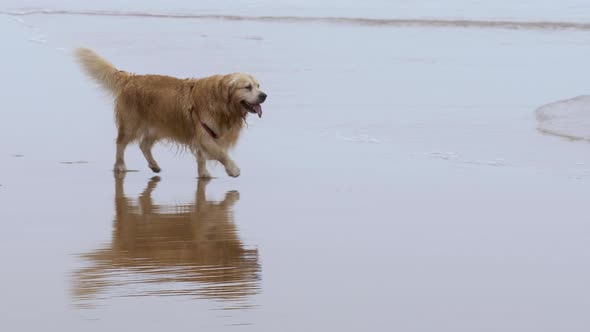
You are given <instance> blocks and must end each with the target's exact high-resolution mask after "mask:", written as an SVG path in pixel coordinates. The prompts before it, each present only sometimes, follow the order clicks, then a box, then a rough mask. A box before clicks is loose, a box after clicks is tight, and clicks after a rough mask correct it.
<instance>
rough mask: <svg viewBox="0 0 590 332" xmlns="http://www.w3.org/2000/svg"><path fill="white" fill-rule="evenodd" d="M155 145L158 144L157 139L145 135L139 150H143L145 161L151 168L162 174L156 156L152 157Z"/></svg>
mask: <svg viewBox="0 0 590 332" xmlns="http://www.w3.org/2000/svg"><path fill="white" fill-rule="evenodd" d="M154 143H156V138H155V137H153V136H150V135H145V136H144V137H143V138H142V139H141V142H140V143H139V148H140V149H141V152H143V156H144V157H145V160H147V162H148V166H149V168H150V169H151V170H152V171H153V172H154V173H160V171H161V170H162V169H161V168H160V166H158V163H157V162H156V160H155V159H154V156H152V147H153V146H154Z"/></svg>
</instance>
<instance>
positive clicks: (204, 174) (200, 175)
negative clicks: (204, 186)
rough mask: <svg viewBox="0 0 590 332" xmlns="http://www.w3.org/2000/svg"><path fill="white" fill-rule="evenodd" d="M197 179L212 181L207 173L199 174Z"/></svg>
mask: <svg viewBox="0 0 590 332" xmlns="http://www.w3.org/2000/svg"><path fill="white" fill-rule="evenodd" d="M199 179H213V177H212V176H211V174H209V172H208V171H204V172H199Z"/></svg>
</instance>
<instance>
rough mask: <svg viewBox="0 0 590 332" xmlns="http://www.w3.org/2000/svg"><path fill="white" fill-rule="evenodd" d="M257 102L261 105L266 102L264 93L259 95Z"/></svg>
mask: <svg viewBox="0 0 590 332" xmlns="http://www.w3.org/2000/svg"><path fill="white" fill-rule="evenodd" d="M258 100H260V102H261V103H263V102H264V101H265V100H266V93H264V92H261V93H260V94H259V95H258Z"/></svg>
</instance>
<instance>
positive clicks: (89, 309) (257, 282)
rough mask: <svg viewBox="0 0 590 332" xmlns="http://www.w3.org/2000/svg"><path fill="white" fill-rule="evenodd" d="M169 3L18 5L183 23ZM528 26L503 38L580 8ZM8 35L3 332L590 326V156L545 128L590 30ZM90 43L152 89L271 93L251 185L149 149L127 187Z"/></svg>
mask: <svg viewBox="0 0 590 332" xmlns="http://www.w3.org/2000/svg"><path fill="white" fill-rule="evenodd" d="M150 3H151V2H147V5H146V8H142V9H139V8H124V7H116V6H115V7H113V6H111V3H110V2H105V3H104V4H103V5H104V7H102V8H91V9H89V8H74V7H76V6H77V7H79V6H80V5H76V6H74V5H73V4H71V6H66V4H64V3H57V2H56V3H49V4H44V5H43V6H39V5H38V4H32V5H29V4H28V3H23V4H22V7H21V6H18V4H17V5H13V4H10V3H9V5H10V6H9V5H6V7H5V8H1V9H2V10H4V11H6V10H10V11H17V12H18V11H22V10H25V9H27V8H29V7H36V8H47V9H52V10H59V9H68V10H70V9H71V10H80V9H82V10H95V9H97V10H118V11H125V10H130V9H131V10H137V11H143V12H161V10H160V11H158V9H162V8H149V4H150ZM174 3H175V4H176V2H174ZM179 3H180V2H179ZM469 3H470V4H471V2H469ZM474 3H475V2H473V4H471V6H472V7H469V8H479V7H477V6H476V5H474ZM398 4H399V3H398ZM543 4H545V5H540V6H538V8H537V9H539V8H540V9H543V8H544V9H543V13H545V12H547V13H550V12H551V10H550V9H551V7H550V6H549V5H548V2H547V3H545V2H543ZM575 5H576V3H573V2H572V6H574V7H575ZM577 5H579V6H582V5H583V4H580V3H577ZM109 6H110V7H109ZM154 6H156V5H154ZM190 6H191V5H190V4H186V7H187V8H189V7H190ZM211 6H212V7H211V8H212V9H211V10H210V11H209V13H213V14H222V15H226V14H227V15H234V14H235V15H239V16H246V15H252V14H253V13H254V12H257V11H256V8H259V7H257V6H258V5H252V6H250V7H249V6H245V7H244V9H243V10H233V9H232V8H229V7H228V8H225V7H223V8H221V7H215V6H214V5H211ZM293 6H295V5H293ZM306 6H307V7H306ZM310 6H311V5H302V6H301V7H297V8H299V10H295V9H294V10H293V11H291V10H290V8H291V7H289V6H283V7H281V8H280V10H273V9H272V7H270V8H265V10H266V11H267V12H266V13H260V15H267V14H268V13H270V14H271V15H276V16H281V15H285V14H290V13H293V14H291V15H294V16H304V17H307V16H311V15H309V14H310V12H313V10H312V9H313V8H314V7H313V6H311V7H310ZM330 6H331V5H330V4H329V3H328V2H325V3H324V9H325V10H326V12H325V13H327V14H331V13H332V12H330V11H328V9H329V8H331V7H330ZM334 6H335V5H334ZM432 6H434V5H432ZM25 7H27V8H25ZM320 7H322V6H320ZM459 7H460V6H458V7H453V8H459ZM524 7H526V6H524V5H523V6H521V7H518V8H517V7H508V9H507V12H510V11H511V10H512V11H513V12H514V13H520V14H519V15H515V17H511V16H510V15H508V16H501V17H500V19H508V20H510V19H518V20H522V19H526V20H529V21H544V20H545V21H557V20H558V19H557V18H563V17H566V18H568V19H570V18H572V17H570V16H571V15H570V14H571V13H574V12H576V11H573V10H570V9H571V8H574V7H571V6H570V7H568V6H563V8H562V7H560V8H562V9H561V11H560V10H557V9H556V10H555V19H553V17H551V15H545V16H544V15H540V14H539V15H537V14H531V15H530V16H527V15H521V14H522V13H526V10H524V9H523V8H524ZM533 7H534V6H533ZM582 7H583V6H582ZM310 8H312V9H310ZM326 8H327V9H326ZM407 8H409V9H411V10H418V9H416V8H417V7H412V6H407ZM564 8H565V9H564ZM568 8H569V9H568ZM29 9H30V8H29ZM143 9H145V10H143ZM168 9H169V10H168V11H167V12H174V13H177V12H179V11H182V6H178V7H175V6H172V5H171V8H168ZM189 9H191V8H189ZM193 9H194V8H193ZM275 9H276V8H275ZM357 9H358V8H357ZM540 9H539V10H540ZM411 10H410V11H411ZM447 10H448V11H450V12H453V10H452V8H451V7H448V8H447ZM187 11H188V12H190V13H193V14H194V13H195V10H187ZM368 11H370V10H368ZM481 12H484V11H483V10H482V11H481ZM582 12H583V10H582ZM325 13H318V15H317V16H319V15H321V16H330V17H372V18H375V17H383V16H386V17H389V18H401V19H406V18H408V17H410V16H411V15H409V16H408V15H401V14H400V15H399V16H396V15H394V14H395V12H390V13H389V14H390V15H389V14H388V12H387V11H385V10H383V11H379V12H376V11H375V10H373V11H371V13H373V14H374V15H367V16H363V15H362V11H361V10H360V9H359V11H358V15H352V14H357V12H355V11H353V10H348V11H347V12H342V13H334V15H325ZM423 13H428V11H425V12H423ZM457 13H460V11H457ZM473 13H475V14H473V15H465V17H467V18H469V19H474V20H480V19H486V20H487V19H494V17H491V18H490V17H483V18H482V17H479V16H478V15H476V14H477V11H476V12H473ZM535 13H537V12H535ZM197 14H198V13H197ZM385 14H388V15H385ZM419 16H420V17H422V18H423V17H430V15H426V14H425V15H419ZM454 17H455V15H448V16H445V15H439V16H437V19H444V20H447V19H452V18H454ZM455 18H456V17H455ZM563 21H564V22H566V23H567V22H576V20H575V19H572V20H571V21H568V20H563ZM582 23H583V22H582ZM0 28H1V29H2V31H3V36H5V37H6V38H5V44H6V45H7V47H6V50H5V52H4V54H3V56H4V61H2V62H0V70H1V71H2V73H3V75H2V76H1V77H0V91H1V93H2V94H1V95H0V97H1V98H2V100H3V104H4V107H3V108H2V109H1V110H0V112H1V114H2V115H3V119H4V121H0V132H1V133H2V135H3V136H2V137H3V138H4V139H3V140H1V142H0V163H1V164H2V170H3V172H2V175H0V185H2V186H0V220H1V221H2V224H3V226H4V229H3V231H2V232H0V246H1V247H0V248H1V249H2V250H0V261H1V262H2V272H3V273H2V276H1V277H0V291H1V292H2V294H3V296H2V300H0V324H1V325H2V326H3V327H7V328H8V329H9V330H16V329H18V330H24V331H28V330H39V329H43V328H46V327H47V326H52V327H54V326H55V327H59V328H61V329H63V330H81V329H82V330H89V331H103V330H106V329H109V330H119V329H124V328H127V329H142V330H144V331H152V330H153V331H159V330H162V329H184V328H187V327H188V328H194V329H203V330H207V331H234V330H243V331H282V330H293V331H302V330H311V331H315V330H318V331H323V330H342V331H358V330H385V329H387V330H404V331H433V330H436V331H474V330H483V331H498V330H502V331H519V332H520V331H535V332H537V331H556V330H566V331H587V330H588V328H589V327H590V319H589V318H588V315H587V313H586V308H587V306H588V303H589V301H590V288H589V287H588V286H587V280H588V279H589V277H590V268H588V265H587V264H585V262H586V261H587V259H588V257H590V248H589V247H588V236H589V235H590V227H589V226H588V218H587V206H588V204H587V199H586V197H588V194H590V186H588V183H589V181H590V171H589V170H588V167H589V166H590V154H588V153H587V150H588V148H590V146H589V145H588V143H587V142H582V141H570V140H566V139H563V138H559V137H555V136H551V135H544V134H543V133H542V132H540V131H539V130H538V128H537V125H538V123H537V121H536V118H535V115H536V114H535V110H537V109H538V108H539V107H541V106H542V105H546V104H550V103H553V102H555V101H559V100H566V99H569V98H572V97H574V96H579V95H584V94H587V93H588V87H589V86H590V76H588V75H584V74H583V71H580V68H584V66H585V65H586V63H587V60H588V59H589V58H590V57H589V56H590V39H588V36H587V32H586V31H583V30H575V29H537V28H527V27H526V26H525V27H521V28H519V29H516V30H515V29H504V28H502V29H497V28H487V27H473V26H454V27H441V26H407V25H404V26H396V25H391V26H368V25H365V26H359V25H355V24H331V23H330V22H327V23H326V22H322V21H319V22H318V21H314V22H309V21H305V20H304V21H302V22H295V23H294V22H290V23H289V22H282V21H260V20H253V21H251V20H240V21H228V20H218V19H213V18H208V19H178V18H170V17H168V18H161V17H160V18H159V17H137V16H124V17H111V16H108V15H102V16H101V15H91V16H88V15H45V14H35V15H25V16H22V15H16V16H15V15H0ZM76 46H88V47H91V48H93V49H95V50H96V51H97V52H99V53H100V54H102V55H104V56H105V57H106V58H107V59H109V60H110V61H111V62H113V63H114V64H115V65H117V66H118V67H119V68H121V69H124V70H129V71H133V72H138V73H162V74H170V75H176V76H180V77H190V76H204V75H209V74H213V73H220V72H222V73H223V72H232V71H246V72H251V73H253V74H255V75H256V76H257V78H258V79H259V80H260V81H261V83H262V87H263V89H264V90H265V92H267V93H268V94H269V99H268V101H267V102H266V103H265V104H264V116H263V117H262V119H260V120H259V119H257V118H251V119H249V127H248V128H247V130H246V131H245V133H244V135H243V139H242V140H241V141H240V144H239V146H238V147H237V149H236V150H235V151H234V152H233V153H232V155H233V156H234V157H235V160H236V162H237V163H238V164H239V166H240V167H241V169H242V175H241V176H240V177H239V178H237V179H232V178H228V177H227V176H226V175H225V174H224V172H223V170H222V169H221V167H219V166H218V165H211V169H212V173H214V174H215V175H217V176H218V178H217V179H214V180H211V181H210V182H203V181H199V180H197V179H195V176H196V162H195V161H194V160H193V158H192V157H191V156H189V155H187V154H183V153H181V152H177V151H175V150H174V149H171V148H167V147H163V146H161V147H158V148H157V149H156V152H155V156H156V159H158V161H159V163H160V165H161V166H162V168H163V173H162V174H161V175H160V178H153V174H151V173H150V172H149V170H148V168H147V165H145V161H144V160H143V157H142V156H141V154H140V152H139V149H137V147H130V148H129V150H128V157H127V164H128V167H130V168H132V169H135V170H137V172H131V173H128V174H127V175H126V176H125V178H124V179H120V178H115V177H113V174H112V172H111V171H110V169H111V166H112V163H113V161H114V160H113V158H114V137H115V130H114V126H113V123H112V115H111V102H110V99H109V97H108V96H106V94H103V93H101V92H100V91H98V90H97V89H96V87H95V86H94V85H93V84H92V83H91V82H89V81H88V80H87V79H86V78H85V77H84V76H83V75H82V73H81V72H80V70H79V68H78V67H77V65H76V64H75V63H74V62H73V60H72V58H71V56H70V50H71V49H72V48H74V47H76ZM4 329H5V328H4ZM4 329H3V330H4Z"/></svg>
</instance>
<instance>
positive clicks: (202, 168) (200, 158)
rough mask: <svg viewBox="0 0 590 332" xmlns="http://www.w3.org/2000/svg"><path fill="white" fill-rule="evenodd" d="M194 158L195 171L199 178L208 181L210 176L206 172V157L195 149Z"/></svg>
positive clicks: (199, 150)
mask: <svg viewBox="0 0 590 332" xmlns="http://www.w3.org/2000/svg"><path fill="white" fill-rule="evenodd" d="M195 157H196V158H197V170H198V172H199V178H200V179H210V178H211V174H209V171H208V170H207V157H206V156H205V154H204V153H203V151H201V149H197V150H196V151H195Z"/></svg>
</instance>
